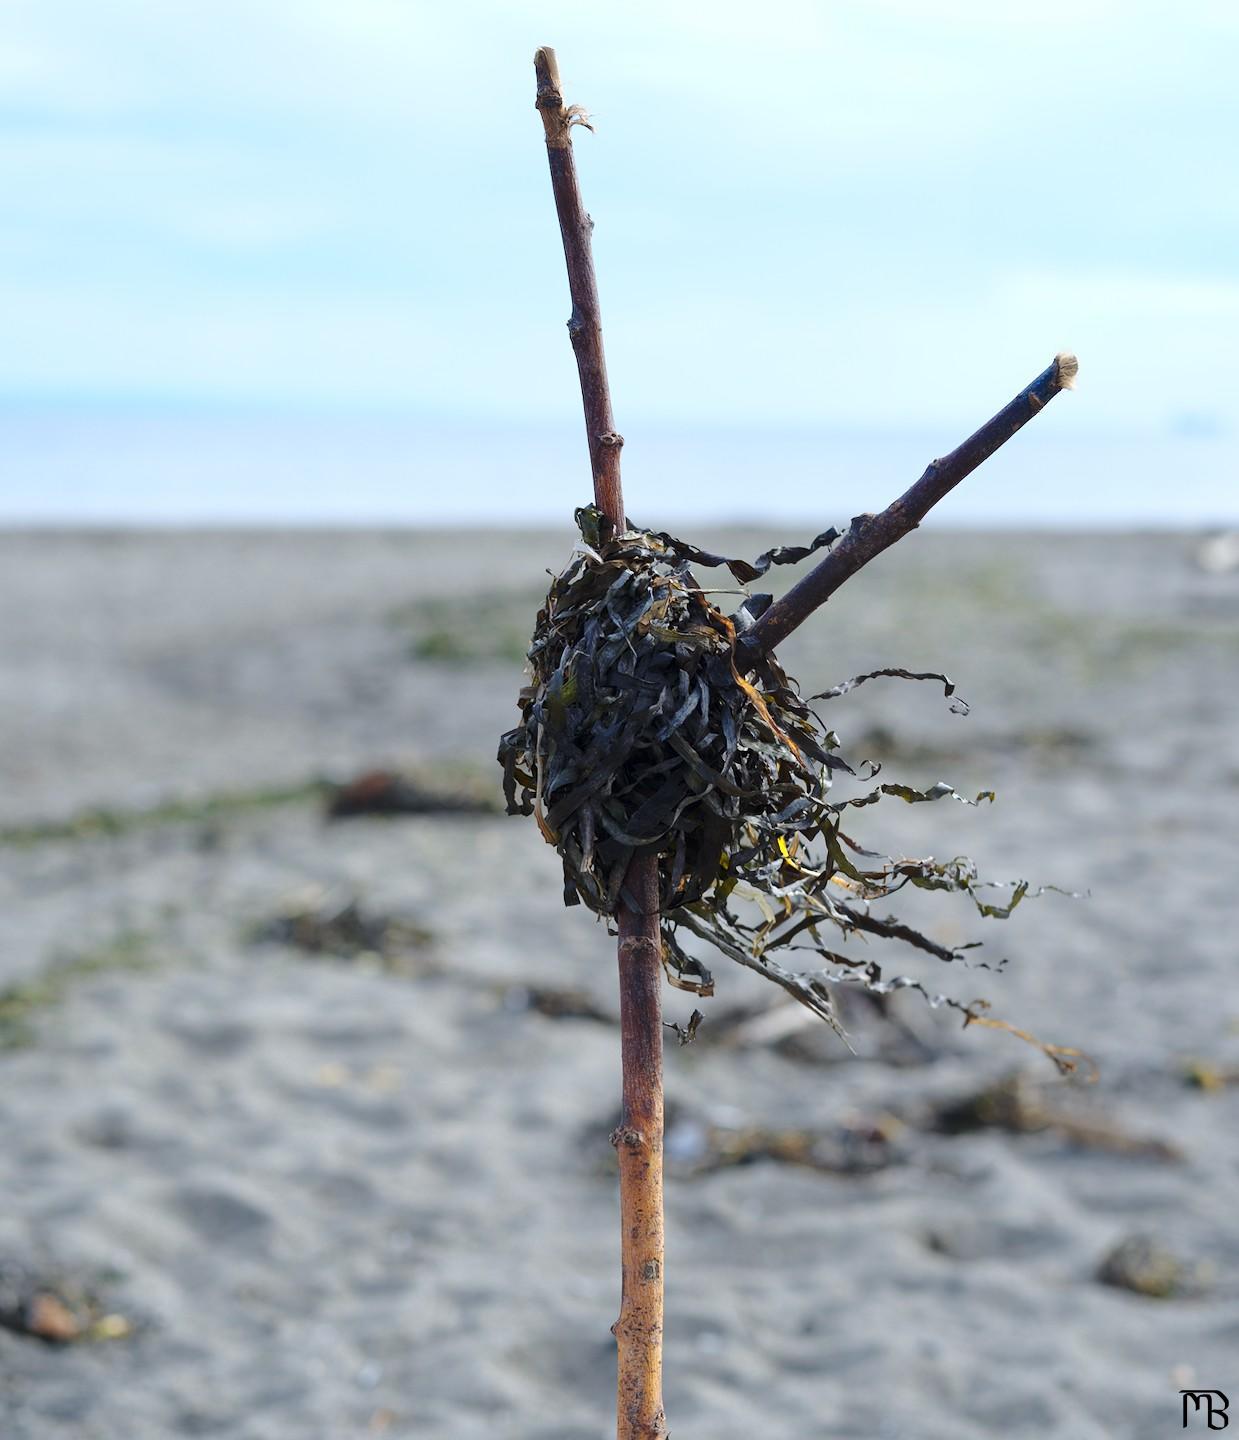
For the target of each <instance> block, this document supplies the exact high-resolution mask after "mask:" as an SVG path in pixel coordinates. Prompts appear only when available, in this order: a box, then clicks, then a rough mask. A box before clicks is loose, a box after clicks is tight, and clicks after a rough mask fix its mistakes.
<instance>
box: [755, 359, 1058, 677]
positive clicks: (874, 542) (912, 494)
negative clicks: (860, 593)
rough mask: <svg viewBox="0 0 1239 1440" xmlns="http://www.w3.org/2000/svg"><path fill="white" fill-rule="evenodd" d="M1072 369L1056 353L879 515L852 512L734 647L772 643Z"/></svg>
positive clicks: (916, 520) (999, 441)
mask: <svg viewBox="0 0 1239 1440" xmlns="http://www.w3.org/2000/svg"><path fill="white" fill-rule="evenodd" d="M1078 369H1079V366H1078V365H1077V363H1076V358H1075V356H1074V355H1056V356H1055V357H1054V360H1053V362H1052V363H1051V364H1050V365H1049V366H1047V368H1046V369H1045V370H1043V371H1042V372H1041V374H1040V375H1038V376H1037V378H1036V379H1035V380H1034V381H1032V382H1031V384H1029V385H1026V386H1025V387H1024V389H1023V390H1021V391H1020V393H1019V394H1018V395H1017V396H1016V397H1015V399H1014V400H1012V401H1010V403H1009V404H1007V405H1004V406H1003V408H1002V409H1001V410H1000V411H999V412H998V414H997V415H995V416H994V417H993V418H992V419H990V420H987V421H986V422H985V424H984V425H982V426H981V428H980V429H979V430H978V431H976V432H975V433H974V434H972V435H970V436H969V437H968V439H967V440H965V441H964V443H963V444H962V445H959V446H957V447H956V448H955V449H954V450H952V451H951V453H950V454H949V455H945V456H943V458H942V459H941V460H933V461H931V462H930V464H929V466H928V468H927V469H926V471H925V473H924V474H923V475H922V476H921V478H920V479H919V480H918V481H917V482H916V484H915V485H913V486H912V488H911V489H910V490H908V491H906V492H905V493H904V494H903V495H901V496H900V497H899V499H898V500H895V501H893V502H892V503H891V504H890V505H888V506H887V507H886V509H885V510H883V511H882V513H881V514H880V515H858V516H857V517H856V519H855V520H853V521H852V524H851V527H850V528H849V529H848V532H847V534H846V535H844V537H843V539H842V540H840V541H839V542H838V543H837V544H836V545H835V547H834V549H833V550H831V551H830V553H829V554H828V555H827V556H826V558H825V559H824V560H822V561H821V563H820V564H818V565H817V566H815V567H814V569H812V570H811V571H810V572H809V573H808V574H807V575H806V576H805V577H804V579H803V580H801V581H799V582H798V583H797V584H795V585H793V586H792V588H791V589H790V590H789V591H788V592H787V594H786V595H784V596H782V597H781V598H780V599H778V600H776V601H775V602H774V604H773V605H771V606H770V607H769V608H768V609H767V610H766V612H765V613H764V614H763V615H762V617H761V618H760V619H759V620H758V621H757V623H756V624H755V625H754V626H753V628H752V629H751V630H749V631H748V633H747V634H746V635H745V636H744V638H743V640H742V641H741V642H740V647H739V648H740V650H741V653H742V654H743V655H745V656H747V657H748V658H749V660H750V661H755V660H756V659H757V657H758V656H759V655H760V654H761V653H762V652H763V651H770V650H773V649H775V647H776V646H777V645H779V644H780V643H781V642H782V641H784V640H786V639H787V637H788V636H789V635H790V634H791V633H792V631H793V630H795V628H796V627H797V626H798V625H800V624H802V623H803V622H804V621H805V620H807V619H808V618H809V616H810V615H812V613H813V612H814V610H816V609H817V608H818V606H819V605H824V604H825V603H826V601H827V600H829V599H830V597H831V596H832V595H833V594H834V593H835V591H836V590H837V589H838V588H839V586H840V585H842V584H843V582H844V581H845V580H849V579H850V578H851V577H852V576H853V575H855V574H856V572H857V571H858V570H859V569H860V568H861V567H862V566H864V565H867V564H868V563H869V562H870V560H872V559H873V558H874V557H875V556H877V555H880V554H881V553H882V551H883V550H886V549H888V548H889V547H890V546H891V545H893V544H894V543H895V541H896V540H901V539H902V538H903V537H904V536H905V535H906V534H907V533H908V532H909V531H910V530H915V529H916V527H917V526H918V525H919V524H920V523H921V521H922V520H923V519H924V518H925V516H926V515H927V514H928V513H929V511H930V510H931V509H932V508H933V507H934V506H935V505H936V504H937V503H938V501H939V500H941V499H942V498H943V496H945V495H947V494H948V493H949V492H950V491H952V490H954V488H955V487H956V485H958V484H959V482H960V481H961V480H963V479H964V478H965V477H966V476H968V475H971V474H972V472H973V471H974V470H975V469H976V468H977V466H978V465H980V464H981V463H982V462H983V461H985V460H988V459H989V457H990V456H991V455H992V454H993V453H994V451H995V450H997V449H998V448H999V447H1000V446H1002V445H1005V444H1006V442H1007V441H1008V440H1010V438H1011V437H1012V435H1014V434H1015V432H1016V431H1017V430H1019V429H1022V428H1023V426H1025V425H1027V423H1028V422H1029V421H1030V420H1031V419H1032V418H1033V416H1034V415H1037V414H1039V413H1040V412H1041V411H1042V410H1043V409H1044V408H1045V407H1046V405H1048V404H1049V402H1050V401H1051V400H1052V399H1053V398H1054V396H1055V395H1057V394H1058V392H1059V391H1060V390H1070V389H1071V387H1072V385H1073V383H1074V381H1075V376H1076V371H1077V370H1078Z"/></svg>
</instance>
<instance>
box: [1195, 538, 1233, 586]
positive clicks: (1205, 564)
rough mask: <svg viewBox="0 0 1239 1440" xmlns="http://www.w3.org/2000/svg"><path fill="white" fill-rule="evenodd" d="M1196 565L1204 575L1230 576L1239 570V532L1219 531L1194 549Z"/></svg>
mask: <svg viewBox="0 0 1239 1440" xmlns="http://www.w3.org/2000/svg"><path fill="white" fill-rule="evenodd" d="M1196 565H1197V567H1198V568H1199V569H1201V570H1203V571H1204V572H1205V574H1206V575H1230V574H1232V573H1233V572H1234V571H1236V570H1239V530H1219V531H1218V532H1217V533H1216V534H1213V535H1210V536H1208V537H1207V538H1206V539H1204V540H1202V541H1201V542H1200V544H1199V545H1198V546H1197V547H1196Z"/></svg>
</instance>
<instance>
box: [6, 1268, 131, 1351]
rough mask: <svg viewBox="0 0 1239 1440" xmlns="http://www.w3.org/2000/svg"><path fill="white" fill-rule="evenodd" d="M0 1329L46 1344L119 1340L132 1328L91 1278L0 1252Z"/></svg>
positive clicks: (128, 1321)
mask: <svg viewBox="0 0 1239 1440" xmlns="http://www.w3.org/2000/svg"><path fill="white" fill-rule="evenodd" d="M0 1328H2V1329H5V1330H9V1331H11V1332H12V1333H13V1334H15V1335H24V1336H28V1337H29V1338H30V1339H32V1340H41V1341H43V1342H44V1343H45V1344H47V1345H71V1344H74V1343H76V1342H79V1341H87V1340H122V1339H125V1338H126V1337H127V1336H128V1335H130V1334H131V1333H132V1331H133V1323H132V1321H131V1320H129V1319H128V1318H127V1317H126V1316H124V1315H122V1314H120V1313H118V1312H116V1311H114V1310H110V1309H108V1308H107V1306H106V1305H105V1304H104V1302H103V1300H102V1298H101V1297H100V1296H99V1294H98V1293H97V1291H96V1290H95V1289H94V1288H93V1286H91V1285H90V1284H89V1283H87V1282H85V1281H82V1280H78V1279H75V1278H74V1277H73V1276H71V1275H70V1274H69V1273H68V1272H67V1271H62V1270H59V1269H56V1268H46V1269H45V1268H34V1267H32V1266H30V1265H29V1264H27V1263H26V1262H24V1261H21V1260H18V1259H15V1258H13V1257H10V1256H3V1257H0Z"/></svg>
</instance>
